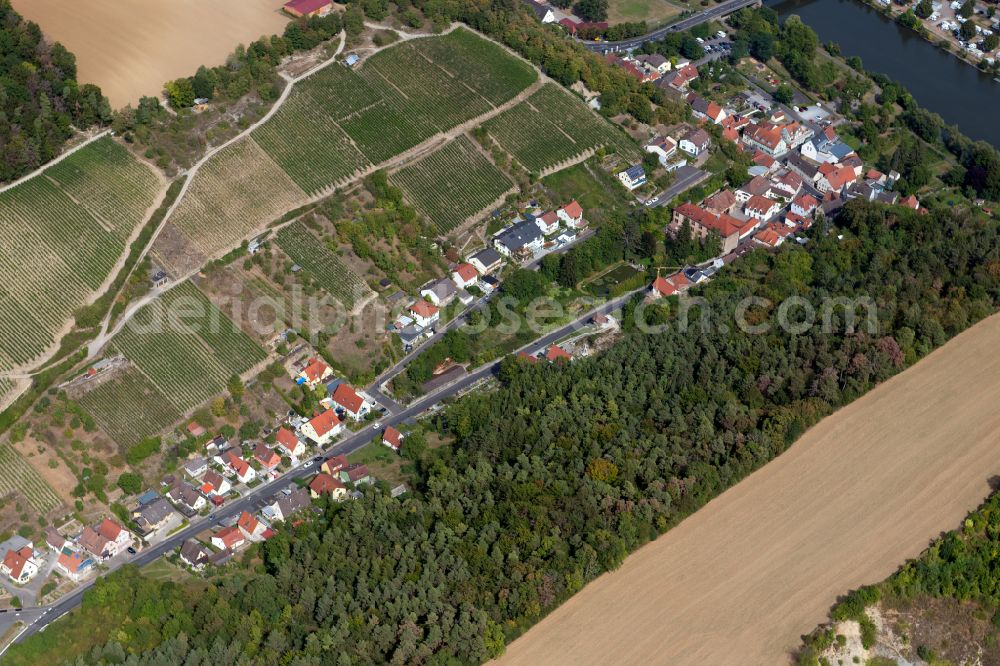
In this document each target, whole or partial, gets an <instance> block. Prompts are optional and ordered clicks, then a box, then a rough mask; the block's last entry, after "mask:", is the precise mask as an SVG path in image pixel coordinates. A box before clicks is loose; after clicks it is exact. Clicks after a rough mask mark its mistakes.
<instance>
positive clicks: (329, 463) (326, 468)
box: [319, 455, 347, 477]
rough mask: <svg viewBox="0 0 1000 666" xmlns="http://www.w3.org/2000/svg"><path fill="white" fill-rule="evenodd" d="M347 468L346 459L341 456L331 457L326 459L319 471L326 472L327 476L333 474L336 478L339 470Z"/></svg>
mask: <svg viewBox="0 0 1000 666" xmlns="http://www.w3.org/2000/svg"><path fill="white" fill-rule="evenodd" d="M345 467H347V457H346V456H343V455H339V456H333V457H331V458H327V459H326V460H324V461H323V462H322V464H320V466H319V469H320V471H323V472H326V473H327V474H333V475H335V476H337V477H339V476H340V470H342V469H344V468H345Z"/></svg>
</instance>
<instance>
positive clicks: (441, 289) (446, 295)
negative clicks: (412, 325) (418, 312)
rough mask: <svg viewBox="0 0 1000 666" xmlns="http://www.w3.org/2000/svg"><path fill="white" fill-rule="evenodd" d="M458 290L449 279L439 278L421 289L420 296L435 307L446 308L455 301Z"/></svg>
mask: <svg viewBox="0 0 1000 666" xmlns="http://www.w3.org/2000/svg"><path fill="white" fill-rule="evenodd" d="M457 291H458V289H457V288H456V287H455V283H454V282H452V281H451V280H449V279H447V278H438V279H437V280H433V281H431V282H428V283H427V284H425V285H424V286H423V287H421V288H420V296H421V297H422V298H424V299H426V300H428V301H430V302H431V303H432V304H433V305H436V306H438V307H444V306H446V305H448V304H449V303H451V302H452V301H453V300H455V293H456V292H457Z"/></svg>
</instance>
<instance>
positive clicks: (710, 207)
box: [702, 190, 738, 215]
mask: <svg viewBox="0 0 1000 666" xmlns="http://www.w3.org/2000/svg"><path fill="white" fill-rule="evenodd" d="M737 203H738V201H737V199H736V195H735V194H733V191H732V190H720V191H719V192H716V193H715V194H713V195H712V196H710V197H709V198H707V199H705V201H704V202H703V203H702V207H703V208H704V209H705V210H707V211H708V212H710V213H712V214H714V215H722V214H723V213H731V212H732V211H733V207H734V206H736V204H737Z"/></svg>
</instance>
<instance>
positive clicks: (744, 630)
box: [500, 315, 1000, 666]
mask: <svg viewBox="0 0 1000 666" xmlns="http://www.w3.org/2000/svg"><path fill="white" fill-rule="evenodd" d="M998 348H1000V315H997V316H993V317H991V318H990V319H987V320H986V321H983V322H981V323H979V324H978V325H977V326H975V327H974V328H972V329H970V330H968V331H966V332H965V333H963V334H962V335H960V336H958V337H956V338H955V339H954V340H952V341H951V342H949V343H948V344H947V345H945V346H944V347H942V348H941V349H939V350H938V351H936V352H935V353H934V354H932V355H930V356H929V357H927V358H926V359H924V360H923V361H921V362H919V363H918V364H917V365H916V366H914V367H913V368H911V369H910V370H908V371H906V372H904V373H902V374H901V375H899V376H897V377H895V378H894V379H892V380H891V381H889V382H886V383H885V384H883V385H882V386H880V387H878V388H876V389H875V390H874V391H872V392H870V393H869V394H868V395H867V396H865V397H863V398H861V399H860V400H857V401H855V402H854V403H853V404H851V405H849V406H848V407H846V408H844V409H842V410H841V411H839V412H837V413H836V414H835V415H833V416H831V417H829V418H827V419H825V420H824V421H822V422H821V423H820V424H819V425H817V426H816V427H814V428H813V429H811V430H810V431H809V432H807V433H806V434H805V435H804V436H803V437H802V438H801V439H800V440H799V441H798V442H797V443H796V444H795V445H794V446H792V448H791V449H790V450H789V451H787V452H786V453H785V454H783V455H782V456H780V457H779V458H778V459H777V460H775V461H773V462H772V463H770V464H769V465H767V466H765V467H764V468H763V469H761V470H759V471H758V472H757V473H755V474H753V475H751V476H750V477H749V478H747V479H745V480H744V481H743V482H742V483H740V484H738V485H737V486H735V487H733V488H731V489H730V490H729V491H727V492H726V493H724V494H723V495H721V496H720V497H718V498H716V499H715V500H714V501H712V502H710V503H709V504H708V505H707V506H706V507H704V508H703V509H702V510H701V511H699V512H698V513H696V514H695V515H694V516H692V517H691V518H689V519H687V520H686V521H684V522H683V523H682V524H681V525H679V526H678V527H676V528H675V529H673V530H672V531H670V532H669V533H667V534H665V535H664V536H662V537H661V538H660V539H658V540H657V541H655V542H653V543H651V544H648V545H647V546H646V547H644V548H642V549H640V550H639V551H638V552H637V553H635V554H634V555H632V556H631V557H629V558H628V559H627V560H626V562H625V564H624V565H623V566H622V567H621V569H619V570H618V571H616V572H613V573H611V574H607V575H605V576H603V577H601V578H599V579H598V580H596V581H594V582H593V583H591V584H590V585H588V586H587V587H586V588H584V590H583V591H581V592H580V593H579V594H577V595H576V596H575V597H573V598H572V599H570V600H569V601H568V602H567V603H566V604H564V605H563V606H562V607H560V608H559V609H557V610H556V611H555V612H553V613H552V614H551V615H549V616H548V617H546V618H545V619H544V620H542V621H541V622H540V623H539V624H538V625H537V626H535V627H534V628H533V629H532V630H530V631H529V632H527V633H526V634H525V635H524V636H523V637H521V638H520V639H519V640H517V641H515V642H514V643H513V644H512V645H510V646H508V649H507V654H506V655H505V656H504V657H503V658H502V659H501V660H500V661H501V663H503V664H505V665H515V664H517V665H521V664H524V665H532V666H535V665H537V664H546V665H552V664H574V665H580V664H670V665H671V666H678V665H683V664H699V665H703V664H717V665H719V666H730V665H734V666H735V665H737V664H740V665H743V664H754V665H756V664H761V665H767V666H773V665H775V664H783V663H785V662H786V659H787V655H788V653H789V651H790V650H792V649H794V648H796V647H797V646H798V643H799V636H800V635H802V634H804V633H807V632H809V631H811V630H812V629H813V628H814V627H815V626H816V625H817V624H818V623H820V622H822V621H824V620H825V618H826V614H827V611H828V609H829V608H830V606H831V604H833V603H834V601H835V600H836V598H837V596H838V595H840V594H843V593H844V592H846V591H848V590H850V589H852V588H855V587H858V586H859V585H862V584H864V583H873V582H876V581H879V580H881V579H883V578H885V577H886V576H888V575H889V574H890V573H892V572H893V571H894V570H895V569H896V568H897V567H898V566H899V564H901V563H902V562H903V561H904V560H906V559H907V558H911V557H914V556H916V555H917V554H919V553H920V551H921V550H923V549H924V548H925V547H926V546H927V543H928V540H930V539H931V538H933V537H935V536H937V535H939V534H940V533H941V532H942V531H946V530H950V529H953V528H955V527H957V526H959V525H960V524H961V521H962V519H963V518H964V516H965V514H966V513H967V512H968V511H970V510H971V509H973V508H975V507H976V506H977V505H978V504H979V503H980V502H981V501H982V500H983V498H984V497H985V496H986V495H987V494H988V493H989V492H990V485H989V480H990V479H991V477H993V476H994V475H996V474H998V473H1000V354H998V353H997V349H998Z"/></svg>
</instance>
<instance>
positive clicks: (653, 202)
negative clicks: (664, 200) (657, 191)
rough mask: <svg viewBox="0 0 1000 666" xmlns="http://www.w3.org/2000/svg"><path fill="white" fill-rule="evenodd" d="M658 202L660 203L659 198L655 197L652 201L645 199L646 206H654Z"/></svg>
mask: <svg viewBox="0 0 1000 666" xmlns="http://www.w3.org/2000/svg"><path fill="white" fill-rule="evenodd" d="M659 201H660V196H659V195H656V196H655V197H653V198H652V199H646V205H647V206H655V205H656V204H657V203H659Z"/></svg>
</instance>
